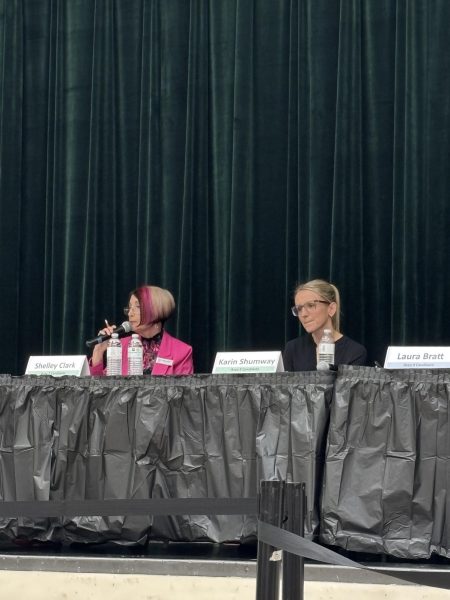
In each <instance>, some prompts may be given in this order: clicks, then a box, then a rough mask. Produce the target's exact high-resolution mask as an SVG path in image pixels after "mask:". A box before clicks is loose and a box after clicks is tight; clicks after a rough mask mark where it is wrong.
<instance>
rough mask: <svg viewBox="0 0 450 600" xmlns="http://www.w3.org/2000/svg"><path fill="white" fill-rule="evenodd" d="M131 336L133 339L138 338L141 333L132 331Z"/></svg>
mask: <svg viewBox="0 0 450 600" xmlns="http://www.w3.org/2000/svg"><path fill="white" fill-rule="evenodd" d="M131 337H132V338H133V339H136V338H138V337H139V335H138V334H137V333H132V334H131Z"/></svg>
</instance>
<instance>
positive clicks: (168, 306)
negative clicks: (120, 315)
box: [130, 285, 175, 325]
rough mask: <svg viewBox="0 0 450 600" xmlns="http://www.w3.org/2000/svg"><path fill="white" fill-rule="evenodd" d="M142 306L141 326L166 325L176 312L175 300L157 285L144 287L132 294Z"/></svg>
mask: <svg viewBox="0 0 450 600" xmlns="http://www.w3.org/2000/svg"><path fill="white" fill-rule="evenodd" d="M131 296H136V298H137V299H138V300H139V304H140V306H141V325H150V324H151V323H158V322H161V323H164V321H166V320H167V319H168V318H169V317H170V315H171V314H172V313H173V312H174V310H175V300H174V298H173V296H172V294H171V293H170V292H169V290H165V289H163V288H160V287H157V286H156V285H143V286H141V287H138V288H136V289H135V290H133V291H132V292H130V298H131Z"/></svg>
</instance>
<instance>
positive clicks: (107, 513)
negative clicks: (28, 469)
mask: <svg viewBox="0 0 450 600" xmlns="http://www.w3.org/2000/svg"><path fill="white" fill-rule="evenodd" d="M257 513H258V508H257V499H256V498H150V499H145V500H144V499H143V500H141V499H129V500H61V501H53V500H41V501H17V502H9V501H5V502H4V501H0V518H1V517H3V518H13V517H44V518H45V517H70V516H72V517H86V516H89V517H91V516H102V517H111V516H116V515H256V514H257Z"/></svg>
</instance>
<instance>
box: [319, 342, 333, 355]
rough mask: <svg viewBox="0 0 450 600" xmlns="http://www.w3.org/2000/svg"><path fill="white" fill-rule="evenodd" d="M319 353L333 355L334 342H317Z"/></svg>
mask: <svg viewBox="0 0 450 600" xmlns="http://www.w3.org/2000/svg"><path fill="white" fill-rule="evenodd" d="M319 354H333V355H334V344H326V343H323V344H319Z"/></svg>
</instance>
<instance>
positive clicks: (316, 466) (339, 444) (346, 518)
mask: <svg viewBox="0 0 450 600" xmlns="http://www.w3.org/2000/svg"><path fill="white" fill-rule="evenodd" d="M449 384H450V372H437V371H433V372H429V371H417V372H412V371H408V372H401V371H394V372H388V371H384V370H377V369H372V368H367V367H355V368H352V367H341V368H340V369H339V372H338V373H337V375H336V374H335V373H331V372H306V373H279V374H273V375H194V376H191V377H184V376H183V377H126V378H121V377H119V378H91V377H86V378H72V377H62V378H52V377H46V376H43V377H36V376H24V377H11V376H8V375H2V376H0V435H1V444H0V500H63V499H71V500H74V499H80V500H82V499H119V498H139V499H146V498H174V497H175V498H178V497H192V498H195V497H209V498H211V497H212V498H221V497H234V498H241V497H253V496H255V495H256V493H257V491H258V486H259V481H261V480H262V479H292V480H293V481H303V482H305V483H306V492H307V499H308V506H307V523H306V531H307V535H308V536H309V537H312V538H313V539H315V540H320V541H322V542H325V543H327V544H331V545H337V546H341V547H343V548H346V549H350V550H360V551H366V552H376V553H380V552H381V553H386V554H391V555H395V556H402V557H407V558H411V557H413V558H424V557H428V556H430V555H431V554H432V553H438V554H441V555H444V556H446V555H448V547H449V546H448V530H449V527H450V525H449V523H450V519H449V518H448V500H447V489H448V487H449V477H448V474H449V473H448V456H449V451H448V448H449V439H450V436H449V419H448V395H449V389H450V388H449ZM255 535H256V517H253V516H242V517H237V516H191V515H185V516H170V517H159V516H155V517H153V518H152V517H146V516H143V517H141V516H140V517H137V516H132V517H130V516H117V517H75V518H74V517H67V518H66V517H64V518H44V519H29V518H28V519H25V518H16V519H0V543H2V542H7V541H8V542H10V541H11V540H23V539H26V540H40V541H51V542H61V543H71V542H82V543H91V542H95V543H99V542H106V541H112V542H116V543H118V544H143V543H145V542H146V541H147V540H149V539H164V540H176V541H205V540H207V541H213V542H225V541H238V542H239V541H241V542H242V541H245V540H249V539H253V538H254V537H255Z"/></svg>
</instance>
